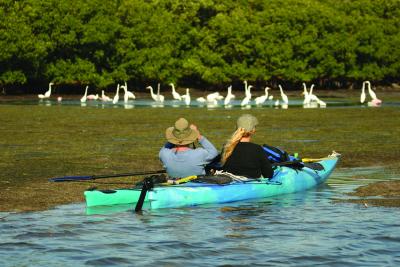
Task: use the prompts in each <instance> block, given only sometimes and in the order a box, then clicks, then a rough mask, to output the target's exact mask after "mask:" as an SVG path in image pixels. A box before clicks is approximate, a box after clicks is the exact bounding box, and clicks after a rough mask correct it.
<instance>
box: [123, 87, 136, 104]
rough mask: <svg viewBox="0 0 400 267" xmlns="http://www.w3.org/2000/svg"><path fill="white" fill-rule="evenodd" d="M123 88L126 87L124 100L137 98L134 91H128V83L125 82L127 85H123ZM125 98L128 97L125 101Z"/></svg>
mask: <svg viewBox="0 0 400 267" xmlns="http://www.w3.org/2000/svg"><path fill="white" fill-rule="evenodd" d="M121 87H122V88H124V91H125V94H124V102H125V103H126V102H128V100H129V99H136V96H135V94H134V93H133V92H130V91H128V84H127V83H126V82H125V85H121ZM125 99H127V100H126V101H125Z"/></svg>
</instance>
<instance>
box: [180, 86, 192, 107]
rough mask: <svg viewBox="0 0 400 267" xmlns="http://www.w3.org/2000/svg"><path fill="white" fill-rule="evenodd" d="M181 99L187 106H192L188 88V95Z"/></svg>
mask: <svg viewBox="0 0 400 267" xmlns="http://www.w3.org/2000/svg"><path fill="white" fill-rule="evenodd" d="M181 98H183V99H184V100H185V104H186V106H190V93H189V88H186V94H185V95H182V96H181Z"/></svg>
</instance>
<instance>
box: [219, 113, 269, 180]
mask: <svg viewBox="0 0 400 267" xmlns="http://www.w3.org/2000/svg"><path fill="white" fill-rule="evenodd" d="M257 125H258V120H257V118H256V117H254V116H253V115H250V114H244V115H242V116H240V117H239V118H238V120H237V122H236V131H235V132H234V133H233V134H232V136H231V138H230V139H229V140H228V142H227V143H226V144H225V146H224V151H223V154H222V163H223V167H222V168H223V170H224V171H225V172H229V173H231V174H234V175H240V176H245V177H248V178H260V177H264V178H272V176H273V173H274V172H273V170H272V165H271V163H270V161H269V160H268V159H267V157H266V155H265V152H264V150H263V148H262V147H261V146H260V145H257V144H254V143H252V142H251V137H252V135H253V134H254V133H255V132H256V126H257Z"/></svg>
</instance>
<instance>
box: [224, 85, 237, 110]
mask: <svg viewBox="0 0 400 267" xmlns="http://www.w3.org/2000/svg"><path fill="white" fill-rule="evenodd" d="M234 98H235V95H234V94H232V85H231V86H229V87H228V93H227V94H226V96H225V99H224V105H225V106H226V105H229V103H230V102H231V100H232V99H234Z"/></svg>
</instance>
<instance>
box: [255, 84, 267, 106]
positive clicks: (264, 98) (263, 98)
mask: <svg viewBox="0 0 400 267" xmlns="http://www.w3.org/2000/svg"><path fill="white" fill-rule="evenodd" d="M269 89H270V88H269V87H268V86H267V87H265V94H264V95H262V96H259V97H256V99H255V103H256V105H261V104H263V103H264V102H265V101H267V99H268V90H269Z"/></svg>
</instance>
